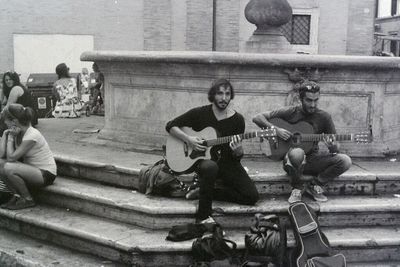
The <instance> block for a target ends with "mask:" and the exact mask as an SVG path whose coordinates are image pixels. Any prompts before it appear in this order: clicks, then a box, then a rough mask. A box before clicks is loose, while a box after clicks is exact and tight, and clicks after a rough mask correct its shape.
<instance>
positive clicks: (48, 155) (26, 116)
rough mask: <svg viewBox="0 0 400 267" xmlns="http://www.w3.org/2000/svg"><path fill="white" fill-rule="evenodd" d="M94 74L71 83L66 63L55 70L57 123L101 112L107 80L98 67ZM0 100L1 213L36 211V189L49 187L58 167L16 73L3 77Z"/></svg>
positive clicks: (87, 73)
mask: <svg viewBox="0 0 400 267" xmlns="http://www.w3.org/2000/svg"><path fill="white" fill-rule="evenodd" d="M93 71H94V73H93V75H92V77H91V76H90V75H89V72H88V70H87V69H86V68H83V69H82V72H81V73H80V74H79V75H78V76H77V77H76V78H73V77H71V75H70V73H69V68H68V66H67V65H66V64H65V63H61V64H59V65H57V67H56V69H55V72H56V74H57V76H58V79H57V81H56V82H55V83H54V85H53V89H52V98H53V99H54V100H55V102H54V105H52V106H53V109H52V111H51V113H52V115H53V116H54V117H55V118H77V117H80V116H81V114H82V112H91V113H92V112H100V111H101V109H102V106H103V97H104V76H103V74H102V73H101V72H100V70H99V68H98V66H97V64H96V63H94V64H93ZM91 78H92V80H91ZM0 101H1V102H0V103H1V113H0V135H1V139H0V204H1V205H0V208H2V209H10V210H18V209H24V208H29V207H33V206H35V201H34V199H33V197H32V190H36V189H38V188H42V187H45V186H48V185H51V184H52V183H53V182H54V180H55V178H56V175H57V166H56V163H55V160H54V157H53V154H52V152H51V150H50V148H49V145H48V143H47V141H46V139H45V138H44V137H43V135H42V134H41V133H40V132H39V131H38V130H37V129H36V128H35V126H36V125H37V124H38V115H37V113H36V110H35V107H34V100H33V97H32V94H31V92H30V91H29V89H27V88H26V87H25V86H24V85H23V84H22V83H21V81H20V77H19V74H18V73H16V72H14V71H8V72H6V73H4V74H3V80H2V90H0ZM84 108H85V109H84Z"/></svg>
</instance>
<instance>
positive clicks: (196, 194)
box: [186, 187, 200, 200]
mask: <svg viewBox="0 0 400 267" xmlns="http://www.w3.org/2000/svg"><path fill="white" fill-rule="evenodd" d="M199 197H200V187H197V188H195V189H193V190H190V191H189V192H188V193H187V194H186V199H190V200H193V199H199Z"/></svg>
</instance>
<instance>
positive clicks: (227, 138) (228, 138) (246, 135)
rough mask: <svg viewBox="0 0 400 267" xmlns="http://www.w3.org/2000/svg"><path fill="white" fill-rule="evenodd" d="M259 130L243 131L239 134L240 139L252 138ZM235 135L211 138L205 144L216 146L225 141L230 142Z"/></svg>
mask: <svg viewBox="0 0 400 267" xmlns="http://www.w3.org/2000/svg"><path fill="white" fill-rule="evenodd" d="M258 133H259V132H258V131H255V132H248V133H243V134H238V135H239V137H240V139H242V140H244V139H250V138H254V137H257V136H258ZM234 136H235V135H230V136H224V137H219V138H216V139H210V140H206V141H205V144H206V146H216V145H221V144H225V143H229V142H230V141H231V140H232V139H233V137H234Z"/></svg>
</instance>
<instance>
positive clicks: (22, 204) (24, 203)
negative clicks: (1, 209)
mask: <svg viewBox="0 0 400 267" xmlns="http://www.w3.org/2000/svg"><path fill="white" fill-rule="evenodd" d="M34 206H36V203H35V201H33V200H29V199H26V198H22V197H21V198H18V199H17V200H16V201H15V202H14V203H11V204H10V205H7V206H6V207H5V208H6V209H9V210H21V209H26V208H31V207H34Z"/></svg>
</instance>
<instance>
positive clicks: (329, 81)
mask: <svg viewBox="0 0 400 267" xmlns="http://www.w3.org/2000/svg"><path fill="white" fill-rule="evenodd" d="M82 59H83V60H89V61H96V62H98V64H99V65H100V67H101V69H102V70H103V72H104V74H105V78H106V79H105V80H106V94H105V99H106V103H105V106H106V116H105V119H106V123H105V128H104V129H103V130H102V131H101V134H100V136H101V138H103V139H107V140H111V141H115V142H122V143H125V144H126V147H128V146H131V147H133V148H144V149H158V150H159V149H161V146H162V145H163V144H164V143H165V140H166V136H167V133H166V131H165V124H166V122H167V121H169V120H170V119H172V118H174V117H176V116H177V115H179V114H182V113H183V112H185V111H186V110H188V109H190V108H193V107H196V106H199V105H206V104H209V103H208V102H207V96H206V95H207V91H208V89H209V88H210V85H211V84H212V82H213V81H214V80H215V79H216V78H219V77H228V78H229V79H230V80H231V81H232V83H233V86H234V88H235V91H236V97H235V99H234V101H233V107H234V109H236V110H237V111H239V112H240V113H242V114H243V115H244V117H245V119H246V125H247V127H246V129H247V130H248V131H250V130H256V129H257V127H256V126H255V125H254V124H253V123H252V122H251V118H252V117H253V116H254V115H255V114H257V113H259V112H262V111H265V110H269V109H275V108H279V107H282V106H285V105H287V103H288V100H289V98H288V96H289V93H291V90H292V88H293V83H292V82H291V81H289V79H288V75H287V73H286V72H287V71H289V72H290V71H293V70H294V68H295V67H297V68H299V69H300V70H301V69H302V68H311V70H312V71H315V70H316V69H318V71H319V75H320V76H321V78H320V85H321V88H322V90H321V100H320V105H321V107H322V108H323V109H326V110H327V111H328V112H330V113H331V114H332V117H333V119H334V122H335V124H336V127H337V131H338V132H339V133H359V132H363V131H368V130H369V127H370V125H371V126H372V129H373V136H374V141H373V143H371V144H360V145H357V144H355V143H348V144H346V145H343V149H344V151H346V152H347V153H349V154H351V155H353V156H368V155H373V156H382V155H383V154H382V153H383V151H385V150H387V149H400V141H399V140H400V115H399V112H398V107H397V103H399V101H400V93H399V92H398V90H397V85H398V83H399V82H400V80H399V78H398V77H400V75H399V74H400V67H399V66H400V59H398V58H383V57H345V56H319V55H315V56H311V55H272V54H239V53H223V52H216V53H212V52H158V53H155V52H153V53H150V52H149V53H145V52H141V53H139V52H122V51H121V52H101V51H99V52H87V53H84V54H83V55H82ZM128 107H129V108H128ZM245 147H246V153H248V154H260V153H261V147H262V144H261V143H260V142H259V141H258V140H251V141H247V142H246V143H245Z"/></svg>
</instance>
